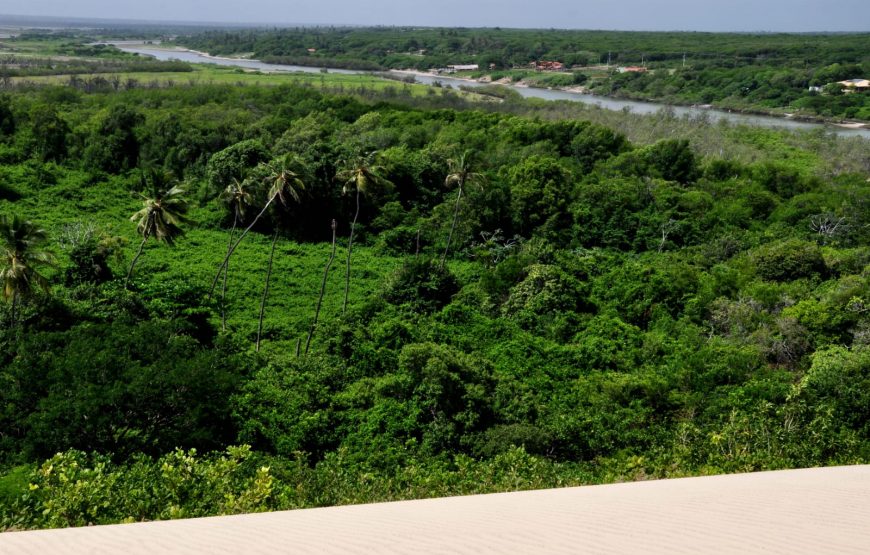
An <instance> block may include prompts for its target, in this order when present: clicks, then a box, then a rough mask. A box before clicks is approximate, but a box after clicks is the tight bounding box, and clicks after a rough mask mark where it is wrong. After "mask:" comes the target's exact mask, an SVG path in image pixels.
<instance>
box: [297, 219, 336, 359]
mask: <svg viewBox="0 0 870 555" xmlns="http://www.w3.org/2000/svg"><path fill="white" fill-rule="evenodd" d="M335 228H336V224H335V220H332V252H331V253H330V254H329V260H327V261H326V268H324V270H323V280H322V281H321V282H320V297H318V298H317V307H316V308H315V309H314V320H313V321H312V322H311V328H310V329H309V330H308V339H306V340H305V354H306V355H307V354H308V348H309V347H310V346H311V337H312V336H314V329H315V328H316V327H317V320H318V319H319V318H320V307H321V306H322V305H323V295H324V294H325V293H326V278H327V277H329V268H331V267H332V262H333V261H334V260H335ZM296 354H297V355H298V354H299V353H298V349H297V353H296Z"/></svg>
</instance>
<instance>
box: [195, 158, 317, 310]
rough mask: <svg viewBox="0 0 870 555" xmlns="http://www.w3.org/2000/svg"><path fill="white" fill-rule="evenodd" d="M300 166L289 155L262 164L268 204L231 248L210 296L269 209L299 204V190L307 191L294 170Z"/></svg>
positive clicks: (214, 281) (212, 286) (210, 290)
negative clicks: (231, 261) (246, 237)
mask: <svg viewBox="0 0 870 555" xmlns="http://www.w3.org/2000/svg"><path fill="white" fill-rule="evenodd" d="M297 166H298V164H297V163H296V161H295V160H294V159H293V158H292V157H291V156H290V155H287V156H286V157H284V158H283V159H282V160H280V161H276V162H272V163H270V164H261V165H260V167H259V168H258V171H260V172H263V171H264V172H265V173H266V177H265V178H264V182H265V183H267V184H268V185H269V189H268V191H267V193H266V203H265V204H264V205H263V208H262V209H261V210H260V212H259V213H258V214H257V215H256V217H254V219H253V220H252V221H251V223H250V225H248V227H246V228H245V230H244V231H242V233H241V235H239V238H238V239H236V242H235V243H233V244H232V246H230V248H229V249H228V250H227V254H226V256H225V257H224V260H223V262H222V263H221V265H220V267H218V271H217V274H216V275H215V277H214V280H212V282H211V288H210V289H209V295H211V294H212V293H213V292H214V288H215V286H216V285H217V281H218V279H220V277H221V273H223V272H224V270H226V267H227V265H228V264H229V263H230V257H231V256H232V255H233V253H234V252H235V250H236V248H237V247H238V246H239V243H241V242H242V240H243V239H244V238H245V236H247V235H248V232H250V231H251V229H252V228H253V227H254V226H255V225H257V222H258V221H259V220H260V218H262V217H263V215H264V214H265V213H266V211H267V210H268V209H269V207H270V206H271V205H272V204H273V203H274V202H275V201H276V200H277V201H278V202H280V203H281V204H282V205H284V206H286V205H287V201H288V200H289V199H293V200H295V201H297V202H299V193H298V190H300V189H305V184H304V183H303V182H302V177H301V173H300V172H298V171H296V170H294V169H293V168H295V167H297Z"/></svg>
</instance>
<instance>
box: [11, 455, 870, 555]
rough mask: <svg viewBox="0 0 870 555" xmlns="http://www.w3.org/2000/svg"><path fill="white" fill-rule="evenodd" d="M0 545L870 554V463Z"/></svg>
mask: <svg viewBox="0 0 870 555" xmlns="http://www.w3.org/2000/svg"><path fill="white" fill-rule="evenodd" d="M0 553H3V554H18V553H23V554H30V553H32V554H39V555H44V554H47V553H70V554H79V553H88V554H103V553H106V554H116V553H121V554H124V555H137V554H140V553H141V554H152V553H185V554H186V553H244V554H247V553H354V554H366V553H650V554H656V553H662V554H664V553H667V554H675V553H693V554H694V553H705V554H706V553H740V554H744V553H782V554H789V555H793V554H796V553H813V554H817V553H838V554H842V553H861V554H866V553H870V466H852V467H836V468H824V469H809V470H792V471H782V472H763V473H756V474H741V475H729V476H714V477H705V478H686V479H680V480H662V481H650V482H638V483H626V484H615V485H607V486H591V487H581V488H565V489H556V490H542V491H531V492H519V493H506V494H496V495H479V496H470V497H454V498H445V499H430V500H423V501H406V502H398V503H383V504H377V505H356V506H347V507H331V508H325V509H310V510H300V511H289V512H279V513H266V514H256V515H242V516H229V517H216V518H203V519H191V520H176V521H168V522H149V523H142V524H126V525H117V526H96V527H91V528H77V529H65V530H49V531H35V532H14V533H7V534H0Z"/></svg>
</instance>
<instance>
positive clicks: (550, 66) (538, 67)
mask: <svg viewBox="0 0 870 555" xmlns="http://www.w3.org/2000/svg"><path fill="white" fill-rule="evenodd" d="M531 66H532V67H533V68H534V69H535V71H564V70H565V65H564V64H563V63H562V62H547V61H543V60H539V61H536V62H532V63H531Z"/></svg>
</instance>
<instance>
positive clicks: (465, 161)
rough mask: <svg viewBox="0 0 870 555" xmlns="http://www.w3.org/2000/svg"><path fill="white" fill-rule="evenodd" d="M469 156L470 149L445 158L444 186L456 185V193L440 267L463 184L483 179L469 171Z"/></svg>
mask: <svg viewBox="0 0 870 555" xmlns="http://www.w3.org/2000/svg"><path fill="white" fill-rule="evenodd" d="M470 157H471V153H470V151H465V152H463V153H462V154H461V155H460V156H459V157H457V158H455V159H450V160H447V165H448V167H449V168H450V169H449V172H450V173H448V174H447V177H446V178H445V179H444V186H445V187H450V186H452V185H456V189H457V193H456V204H455V205H454V209H453V223H452V224H451V225H450V233H449V234H448V235H447V246H446V247H444V254H443V255H442V256H441V265H440V268H444V261H445V260H447V252H448V251H449V250H450V243H451V242H452V241H453V232H454V231H455V230H456V222H457V221H458V220H459V202H460V201H461V200H462V191H463V189H464V188H465V184H466V183H479V182H480V181H482V180H483V179H484V177H483V174H481V173H475V172H472V171H471V164H470V160H469V158H470Z"/></svg>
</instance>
